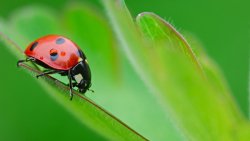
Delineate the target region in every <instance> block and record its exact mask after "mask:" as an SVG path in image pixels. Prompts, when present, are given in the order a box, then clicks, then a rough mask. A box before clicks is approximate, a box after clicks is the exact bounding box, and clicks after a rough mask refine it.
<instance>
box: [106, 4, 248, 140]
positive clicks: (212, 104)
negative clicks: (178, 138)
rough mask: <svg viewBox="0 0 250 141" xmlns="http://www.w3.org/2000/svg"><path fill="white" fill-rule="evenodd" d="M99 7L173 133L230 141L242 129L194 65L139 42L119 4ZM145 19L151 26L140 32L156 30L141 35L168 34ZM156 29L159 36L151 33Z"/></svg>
mask: <svg viewBox="0 0 250 141" xmlns="http://www.w3.org/2000/svg"><path fill="white" fill-rule="evenodd" d="M102 2H103V5H104V7H105V9H106V11H107V14H108V16H109V18H110V21H111V24H112V26H113V28H114V31H115V32H116V34H117V37H118V39H119V41H120V42H121V44H122V48H123V50H124V52H125V53H126V55H127V58H128V59H129V60H130V62H131V64H132V66H133V67H134V69H135V70H136V71H137V74H138V75H139V76H140V77H141V79H142V80H143V81H144V83H145V84H146V86H147V87H148V89H149V90H151V92H152V93H153V94H154V95H155V96H156V98H157V99H158V100H159V101H160V102H161V103H162V104H163V105H164V107H165V108H166V109H165V111H166V115H169V116H170V118H171V119H172V121H173V123H174V124H175V125H176V126H178V127H179V129H180V131H181V132H180V133H181V134H184V135H185V136H186V138H187V139H188V140H204V141H210V140H218V141H220V140H234V135H233V134H232V131H233V130H235V128H236V129H239V128H240V127H241V126H242V125H244V124H245V123H246V119H245V118H244V117H243V116H242V115H240V114H241V113H240V112H239V111H238V112H236V114H239V115H237V116H235V113H234V112H232V111H234V110H233V109H232V106H231V104H233V105H234V106H233V107H236V106H235V103H233V102H232V101H230V100H228V99H227V98H225V96H224V95H221V94H220V92H217V91H216V89H214V87H213V86H212V85H211V84H210V82H209V81H208V80H206V78H205V77H203V76H202V75H199V69H197V65H196V67H195V66H194V63H192V62H193V61H192V59H191V60H188V59H187V57H186V55H183V54H180V53H179V52H176V51H173V49H172V47H165V46H162V44H161V43H160V44H157V46H156V47H152V46H150V45H148V44H146V43H145V42H143V41H144V39H141V38H140V35H139V34H138V32H137V30H136V27H135V25H134V23H133V20H132V18H131V16H130V15H129V13H128V10H127V9H126V6H125V4H124V3H123V2H120V1H117V0H103V1H102ZM142 16H145V14H144V15H142ZM148 17H150V18H151V20H152V21H153V24H149V25H150V26H149V25H147V23H144V25H140V26H143V27H141V28H146V30H142V31H148V30H152V25H158V26H161V27H160V28H157V29H156V28H153V30H152V31H150V32H147V33H157V34H158V33H162V32H165V30H161V29H166V28H169V29H168V30H167V31H171V30H173V29H172V27H169V26H165V25H164V24H162V23H159V22H162V19H159V18H158V16H152V15H147V16H145V18H148ZM141 18H144V17H141ZM162 26H163V27H162ZM147 27H150V28H147ZM153 27H154V26H153ZM159 29H160V30H161V31H160V32H155V31H154V30H159ZM165 34H166V35H168V38H169V39H168V40H170V41H171V42H173V45H179V44H183V40H180V39H177V38H176V37H178V36H179V35H177V34H179V33H175V32H171V34H169V33H165ZM153 37H154V38H155V37H162V36H160V35H159V36H155V35H154V36H153ZM189 49H190V48H189ZM184 54H185V53H184ZM189 55H190V54H189ZM191 58H192V57H191ZM236 110H238V109H236ZM236 136H237V135H236Z"/></svg>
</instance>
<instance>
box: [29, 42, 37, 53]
mask: <svg viewBox="0 0 250 141" xmlns="http://www.w3.org/2000/svg"><path fill="white" fill-rule="evenodd" d="M37 45H38V42H34V43H33V44H32V45H31V47H30V51H33V50H34V49H35V47H36V46H37Z"/></svg>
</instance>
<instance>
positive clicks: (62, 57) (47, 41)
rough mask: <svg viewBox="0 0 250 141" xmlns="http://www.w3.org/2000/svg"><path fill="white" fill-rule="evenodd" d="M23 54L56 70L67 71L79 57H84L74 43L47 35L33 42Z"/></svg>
mask: <svg viewBox="0 0 250 141" xmlns="http://www.w3.org/2000/svg"><path fill="white" fill-rule="evenodd" d="M24 53H25V54H26V55H27V56H29V57H33V58H35V59H37V60H39V61H41V62H43V63H45V64H46V65H48V66H49V67H51V68H53V69H56V70H69V69H71V68H72V67H74V66H75V65H76V64H77V63H78V62H79V61H80V60H81V56H82V57H84V55H81V54H82V51H81V50H80V48H79V47H78V46H77V45H76V44H75V43H73V42H72V41H71V40H69V39H67V38H65V37H63V36H59V35H47V36H44V37H41V38H39V39H37V40H35V41H34V42H33V43H31V44H30V45H29V46H28V47H27V48H26V50H25V52H24ZM82 59H83V60H84V59H86V58H85V57H84V58H82Z"/></svg>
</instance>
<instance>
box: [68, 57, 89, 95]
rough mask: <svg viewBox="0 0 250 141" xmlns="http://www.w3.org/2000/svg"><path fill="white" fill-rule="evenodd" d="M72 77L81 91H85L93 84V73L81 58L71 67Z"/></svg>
mask: <svg viewBox="0 0 250 141" xmlns="http://www.w3.org/2000/svg"><path fill="white" fill-rule="evenodd" d="M71 77H72V78H73V79H74V80H75V81H76V87H78V89H79V92H80V93H85V92H86V91H87V90H88V89H89V88H90V86H91V73H90V69H89V65H88V63H87V61H86V59H85V60H81V61H79V62H78V64H76V65H75V66H74V67H73V68H72V69H71Z"/></svg>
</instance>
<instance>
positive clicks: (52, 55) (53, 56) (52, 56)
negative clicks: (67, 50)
mask: <svg viewBox="0 0 250 141" xmlns="http://www.w3.org/2000/svg"><path fill="white" fill-rule="evenodd" d="M57 58H58V53H57V50H55V49H51V50H50V59H51V60H52V61H55V60H56V59H57Z"/></svg>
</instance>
